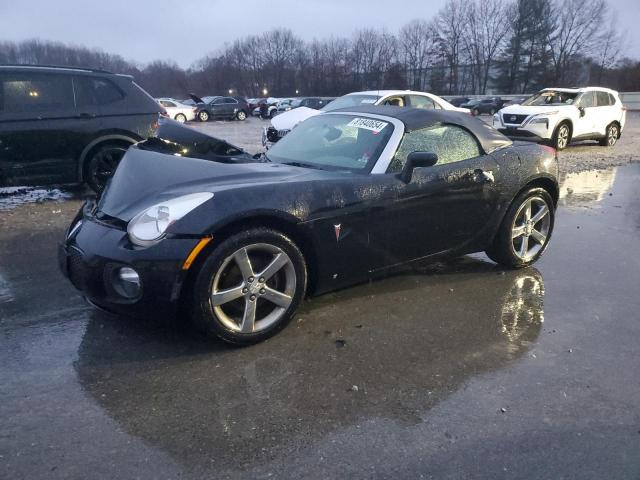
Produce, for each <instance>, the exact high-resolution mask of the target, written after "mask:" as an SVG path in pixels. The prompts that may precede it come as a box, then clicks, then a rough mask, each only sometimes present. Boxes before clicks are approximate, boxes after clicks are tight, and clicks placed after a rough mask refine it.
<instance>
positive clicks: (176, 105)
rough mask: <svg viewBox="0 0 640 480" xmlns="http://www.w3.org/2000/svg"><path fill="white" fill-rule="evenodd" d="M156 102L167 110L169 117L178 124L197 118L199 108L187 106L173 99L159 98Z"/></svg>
mask: <svg viewBox="0 0 640 480" xmlns="http://www.w3.org/2000/svg"><path fill="white" fill-rule="evenodd" d="M156 100H157V101H158V103H159V104H160V105H161V106H163V107H164V109H165V110H166V112H167V117H169V118H173V119H174V120H175V121H177V122H180V123H184V122H190V121H191V120H195V118H196V112H197V111H198V107H196V106H195V105H185V104H183V103H180V102H179V101H178V100H175V99H173V98H158V99H156Z"/></svg>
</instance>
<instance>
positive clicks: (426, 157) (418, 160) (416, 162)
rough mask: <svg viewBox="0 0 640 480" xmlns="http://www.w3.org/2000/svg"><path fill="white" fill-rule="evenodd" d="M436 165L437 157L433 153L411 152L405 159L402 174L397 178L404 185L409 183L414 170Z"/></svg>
mask: <svg viewBox="0 0 640 480" xmlns="http://www.w3.org/2000/svg"><path fill="white" fill-rule="evenodd" d="M436 163H438V155H436V154H435V153H429V152H411V153H410V154H409V156H408V157H407V162H406V163H405V164H404V168H403V169H402V172H400V175H399V178H400V180H402V181H403V182H404V183H409V182H410V181H411V177H412V176H413V170H414V169H415V168H422V167H432V166H433V165H435V164H436Z"/></svg>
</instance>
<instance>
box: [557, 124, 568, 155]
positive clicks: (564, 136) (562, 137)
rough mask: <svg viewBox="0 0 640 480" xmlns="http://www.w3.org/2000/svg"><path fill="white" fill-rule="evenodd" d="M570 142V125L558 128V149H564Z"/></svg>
mask: <svg viewBox="0 0 640 480" xmlns="http://www.w3.org/2000/svg"><path fill="white" fill-rule="evenodd" d="M568 143H569V127H567V126H566V125H561V126H560V128H559V129H558V142H557V146H558V150H562V149H563V148H565V147H566V146H567V144H568Z"/></svg>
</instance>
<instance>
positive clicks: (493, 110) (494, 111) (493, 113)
mask: <svg viewBox="0 0 640 480" xmlns="http://www.w3.org/2000/svg"><path fill="white" fill-rule="evenodd" d="M495 114H496V109H495V108H492V109H491V110H489V115H491V116H492V117H493V116H494V115H495Z"/></svg>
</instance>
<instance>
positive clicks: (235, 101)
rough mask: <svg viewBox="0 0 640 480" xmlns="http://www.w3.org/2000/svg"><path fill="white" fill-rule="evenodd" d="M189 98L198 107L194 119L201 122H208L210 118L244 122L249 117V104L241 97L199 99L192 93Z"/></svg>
mask: <svg viewBox="0 0 640 480" xmlns="http://www.w3.org/2000/svg"><path fill="white" fill-rule="evenodd" d="M189 96H190V97H191V99H192V100H193V101H194V102H195V103H196V107H198V111H197V112H196V117H197V118H198V120H200V121H201V122H208V121H209V120H210V119H212V118H215V119H227V120H234V119H236V120H246V118H247V116H248V115H249V104H248V103H247V101H246V100H245V99H244V98H242V97H219V96H214V97H203V98H200V97H198V96H197V95H194V94H193V93H190V94H189Z"/></svg>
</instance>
